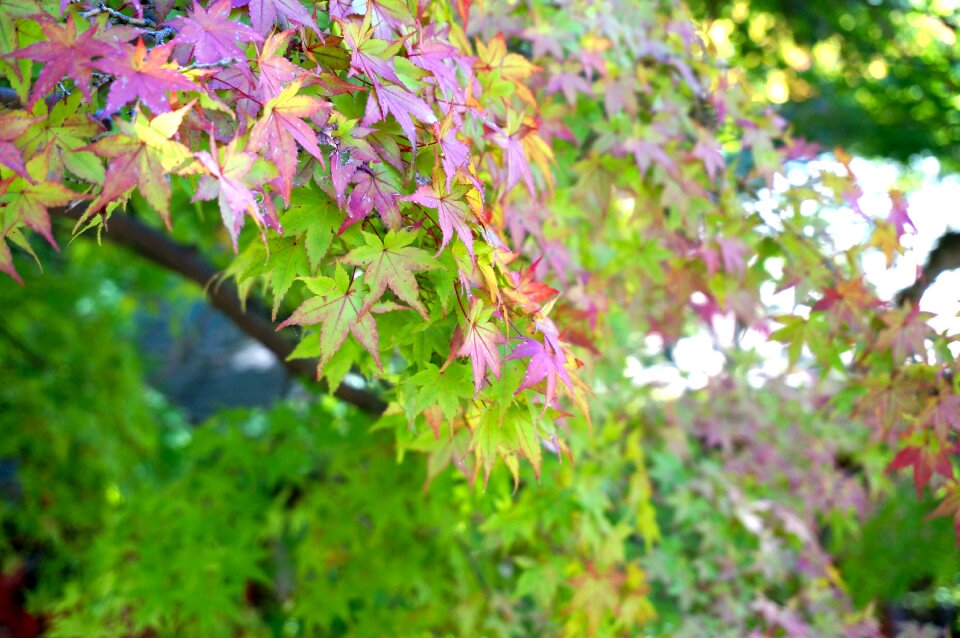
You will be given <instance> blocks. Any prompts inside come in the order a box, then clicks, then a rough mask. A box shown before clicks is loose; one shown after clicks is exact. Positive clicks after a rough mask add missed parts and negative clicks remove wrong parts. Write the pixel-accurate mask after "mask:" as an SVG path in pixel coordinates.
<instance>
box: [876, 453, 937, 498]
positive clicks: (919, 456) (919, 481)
mask: <svg viewBox="0 0 960 638" xmlns="http://www.w3.org/2000/svg"><path fill="white" fill-rule="evenodd" d="M911 466H912V467H913V485H914V487H916V488H917V498H922V497H923V488H924V486H926V484H927V483H929V482H930V478H931V477H932V476H933V473H934V472H936V473H938V474H940V475H942V476H945V477H946V478H948V479H952V478H953V464H952V463H951V462H950V456H949V454H948V450H945V449H944V450H937V451H935V450H931V449H929V448H926V447H917V446H910V447H906V448H904V449H902V450H900V452H899V453H898V454H897V455H896V456H895V457H894V459H893V460H892V461H891V462H890V465H888V466H887V471H888V472H893V471H894V470H899V469H903V468H905V467H911Z"/></svg>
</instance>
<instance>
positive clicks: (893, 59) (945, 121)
mask: <svg viewBox="0 0 960 638" xmlns="http://www.w3.org/2000/svg"><path fill="white" fill-rule="evenodd" d="M691 7H692V8H693V9H694V11H695V13H697V14H698V15H699V16H700V17H702V18H704V19H705V20H707V29H708V32H709V33H710V36H711V38H712V39H713V41H714V42H715V44H716V45H717V49H718V51H719V52H720V53H721V54H723V55H725V56H726V57H727V58H728V60H730V64H731V66H732V67H733V68H736V69H742V70H743V71H745V72H746V73H747V74H748V75H750V76H751V78H752V79H753V80H754V82H755V83H756V84H757V86H758V92H759V93H765V97H766V98H769V99H771V100H773V101H774V102H778V103H782V108H781V113H782V114H783V115H784V116H785V117H786V118H787V119H788V120H789V121H790V122H791V123H792V125H793V126H794V128H795V130H796V131H797V133H798V134H800V135H802V136H804V137H806V138H808V139H810V140H813V141H816V142H818V143H820V144H822V145H824V146H826V147H827V148H830V147H832V146H834V145H840V146H842V147H844V148H846V149H847V150H848V151H850V152H852V153H855V154H858V155H865V156H879V157H885V158H890V159H895V160H899V161H902V162H907V161H909V160H910V158H911V157H912V156H914V155H926V154H931V155H934V156H936V157H937V158H938V159H940V161H941V162H942V164H943V166H944V168H945V169H947V170H950V171H956V170H958V169H960V43H958V40H957V39H958V29H960V18H958V14H957V4H956V3H955V2H950V1H947V0H870V1H869V2H866V1H862V0H838V1H832V0H813V1H808V2H797V1H794V0H735V1H732V2H729V1H722V0H695V1H694V2H692V3H691Z"/></svg>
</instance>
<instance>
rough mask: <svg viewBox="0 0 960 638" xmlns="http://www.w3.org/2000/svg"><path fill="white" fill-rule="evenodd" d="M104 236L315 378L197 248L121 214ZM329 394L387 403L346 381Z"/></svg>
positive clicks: (365, 406)
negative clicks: (184, 283)
mask: <svg viewBox="0 0 960 638" xmlns="http://www.w3.org/2000/svg"><path fill="white" fill-rule="evenodd" d="M85 209H86V206H84V205H81V206H75V207H73V208H71V209H69V210H67V211H63V214H64V215H66V216H67V217H69V218H71V219H79V218H80V216H81V215H82V214H83V212H84V210H85ZM103 236H104V237H106V238H107V239H109V240H110V241H112V242H114V243H116V244H119V245H122V246H126V247H128V248H130V249H132V250H133V251H134V252H135V253H137V254H138V255H140V256H141V257H143V258H144V259H147V260H149V261H151V262H153V263H155V264H157V265H158V266H161V267H163V268H166V269H167V270H169V271H172V272H175V273H177V274H179V275H181V276H182V277H184V278H185V279H189V280H190V281H193V282H195V283H196V284H197V285H199V286H200V287H201V288H203V290H204V293H205V294H206V296H207V298H208V299H209V300H210V303H211V304H213V306H214V307H216V308H217V309H218V310H220V312H222V313H223V314H225V315H226V316H227V317H228V318H229V319H230V320H231V321H233V323H234V324H236V325H237V327H238V328H240V329H241V330H242V331H243V332H244V333H246V334H247V336H249V337H250V338H252V339H254V340H256V341H257V342H259V343H260V344H262V345H263V346H264V347H266V348H267V349H268V350H270V352H272V353H273V354H274V355H276V357H277V358H278V359H279V360H280V361H281V362H282V363H283V365H284V367H285V368H286V369H287V370H288V371H289V372H290V373H291V374H294V375H297V376H299V377H302V378H304V379H307V380H310V381H311V382H314V383H315V382H316V381H315V379H316V371H317V367H316V362H315V361H311V360H308V359H294V360H292V361H287V356H288V355H289V354H290V353H291V352H293V349H294V347H295V345H296V344H294V343H293V342H292V341H291V340H290V339H288V338H287V337H286V336H284V335H282V334H279V333H278V332H277V331H276V327H275V326H274V324H273V322H272V321H271V320H270V319H269V317H270V313H269V312H268V311H267V310H266V309H265V308H263V307H262V306H261V305H260V304H258V303H257V302H255V301H252V300H251V301H248V302H247V304H246V310H244V307H243V304H242V303H241V301H240V295H239V293H238V291H237V288H236V286H234V285H233V283H232V282H230V281H219V282H217V281H215V280H216V279H218V277H219V272H218V270H217V269H216V268H215V267H214V266H213V264H211V263H210V262H209V261H207V260H206V259H205V258H204V256H203V255H202V254H201V253H200V251H199V250H197V248H195V247H193V246H188V245H184V244H181V243H179V242H177V241H176V240H174V239H172V238H171V237H169V236H168V235H166V234H164V233H163V232H161V231H158V230H155V229H153V228H151V227H150V226H147V225H146V224H144V223H142V222H140V221H138V220H137V219H135V218H133V217H130V216H129V215H124V214H121V213H115V214H113V215H112V216H111V217H110V220H109V222H108V224H107V230H106V231H105V232H104V234H103ZM333 394H334V396H335V397H337V398H338V399H340V400H341V401H344V402H346V403H349V404H351V405H354V406H356V407H358V408H360V409H361V410H363V411H364V412H367V413H370V414H381V413H383V411H384V410H386V408H387V406H386V403H384V401H383V399H381V398H380V397H378V396H377V395H376V394H374V393H372V392H369V391H367V390H362V389H359V388H352V387H350V386H348V385H345V384H341V385H340V387H338V388H337V389H336V390H335V391H334V392H333Z"/></svg>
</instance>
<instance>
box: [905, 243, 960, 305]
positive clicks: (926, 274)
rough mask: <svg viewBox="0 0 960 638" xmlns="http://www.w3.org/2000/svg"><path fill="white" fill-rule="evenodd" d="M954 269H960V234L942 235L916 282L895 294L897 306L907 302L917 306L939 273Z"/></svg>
mask: <svg viewBox="0 0 960 638" xmlns="http://www.w3.org/2000/svg"><path fill="white" fill-rule="evenodd" d="M956 268H960V233H952V232H948V233H944V234H943V236H942V237H940V241H938V242H937V245H936V246H935V247H934V248H933V250H931V251H930V255H929V256H928V257H927V263H925V264H924V265H923V271H922V272H921V274H920V276H919V277H918V278H917V281H916V282H914V284H913V285H912V286H909V287H907V288H904V289H903V290H901V291H900V292H898V293H897V299H896V301H897V305H898V306H900V305H903V303H904V302H907V301H909V302H912V303H913V305H917V304H918V303H920V297H922V296H923V293H924V292H926V290H927V288H928V287H930V285H931V284H932V283H933V282H934V280H936V278H937V277H938V276H939V275H940V273H944V272H946V271H948V270H954V269H956Z"/></svg>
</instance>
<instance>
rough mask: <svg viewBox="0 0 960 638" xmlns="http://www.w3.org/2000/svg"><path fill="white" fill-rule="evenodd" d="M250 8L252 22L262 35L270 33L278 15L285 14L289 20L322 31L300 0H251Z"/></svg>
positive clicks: (315, 30) (317, 31)
mask: <svg viewBox="0 0 960 638" xmlns="http://www.w3.org/2000/svg"><path fill="white" fill-rule="evenodd" d="M311 4H312V3H311ZM248 9H249V11H250V22H251V23H252V24H253V28H254V30H255V31H257V32H258V33H259V34H260V35H267V34H268V33H270V29H272V28H273V25H274V24H275V23H276V21H277V16H283V17H284V18H286V19H287V20H288V21H289V22H293V23H294V24H299V25H301V26H304V27H310V28H311V29H313V30H314V32H316V33H318V34H319V33H320V29H318V28H317V23H316V21H314V19H313V16H311V15H310V12H309V11H307V10H306V8H304V6H303V5H302V4H300V0H249V5H248Z"/></svg>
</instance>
